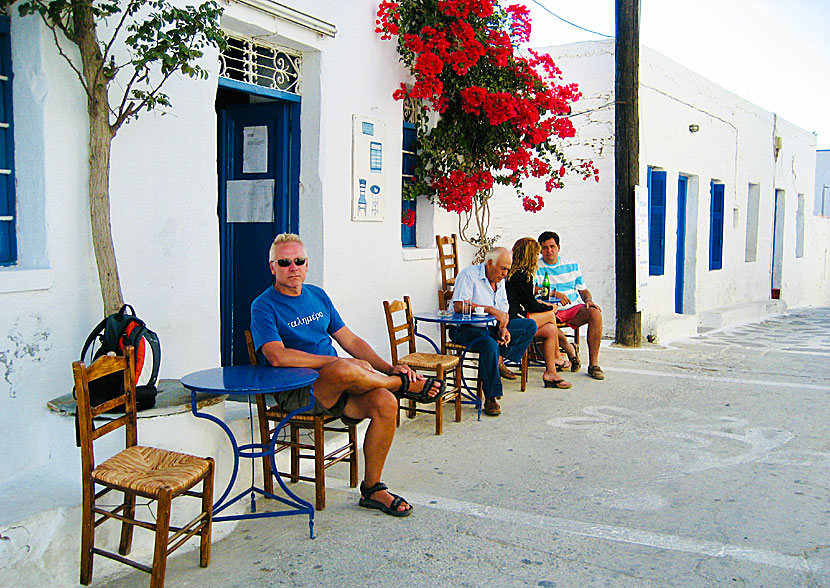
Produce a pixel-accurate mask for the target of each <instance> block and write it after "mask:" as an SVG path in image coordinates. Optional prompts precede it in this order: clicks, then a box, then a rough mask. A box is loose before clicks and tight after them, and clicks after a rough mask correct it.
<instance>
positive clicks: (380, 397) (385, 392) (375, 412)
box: [314, 359, 437, 511]
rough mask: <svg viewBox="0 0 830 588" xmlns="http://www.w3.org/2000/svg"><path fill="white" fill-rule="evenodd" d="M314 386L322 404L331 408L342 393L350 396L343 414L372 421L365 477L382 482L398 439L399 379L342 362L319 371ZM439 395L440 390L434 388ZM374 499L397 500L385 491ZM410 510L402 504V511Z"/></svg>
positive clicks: (414, 385) (413, 383)
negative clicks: (396, 430)
mask: <svg viewBox="0 0 830 588" xmlns="http://www.w3.org/2000/svg"><path fill="white" fill-rule="evenodd" d="M319 373H320V377H319V378H318V379H317V381H316V382H315V383H314V396H315V397H316V398H317V400H319V402H320V404H322V405H323V406H325V407H327V408H328V407H331V406H333V405H334V403H335V402H337V399H338V398H340V395H341V394H344V393H345V394H348V399H347V401H346V406H345V408H344V410H343V414H345V415H346V416H348V417H351V418H354V419H369V428H368V429H367V430H366V436H365V438H364V440H363V457H364V461H365V474H364V477H363V481H364V482H365V484H366V485H367V486H374V485H375V484H377V483H378V482H380V481H381V474H382V472H383V466H384V464H385V463H386V456H387V455H388V453H389V448H390V447H391V445H392V439H393V438H394V436H395V428H396V418H395V417H396V416H397V411H398V400H397V398H395V395H394V394H392V392H390V390H397V389H398V388H400V386H401V379H400V377H398V376H388V375H386V374H383V373H381V372H377V371H373V370H370V369H367V368H366V367H364V364H363V363H362V362H358V361H354V360H350V359H340V360H338V361H335V362H333V363H330V364H329V365H327V366H326V367H324V368H322V369H320V370H319ZM409 385H410V390H412V391H413V392H419V391H420V390H421V389H422V388H423V386H424V382H422V381H421V382H416V381H411V382H410V383H409ZM435 391H436V392H437V388H436V389H435ZM372 498H373V499H374V500H377V501H379V502H382V503H383V504H385V505H386V506H390V505H391V504H392V501H393V500H394V498H393V497H392V495H391V494H390V493H389V492H387V491H385V490H383V491H379V492H375V493H374V494H373V495H372ZM407 508H409V506H408V505H407V504H406V503H402V504H401V505H400V506H399V507H398V510H399V511H403V510H406V509H407Z"/></svg>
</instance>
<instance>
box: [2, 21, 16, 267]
mask: <svg viewBox="0 0 830 588" xmlns="http://www.w3.org/2000/svg"><path fill="white" fill-rule="evenodd" d="M0 76H2V77H0V122H2V123H5V125H4V126H3V127H2V128H0V170H2V173H0V265H11V264H13V263H15V262H16V261H17V231H16V230H15V212H16V207H15V200H14V119H13V116H12V56H11V39H10V38H9V17H8V16H2V15H0Z"/></svg>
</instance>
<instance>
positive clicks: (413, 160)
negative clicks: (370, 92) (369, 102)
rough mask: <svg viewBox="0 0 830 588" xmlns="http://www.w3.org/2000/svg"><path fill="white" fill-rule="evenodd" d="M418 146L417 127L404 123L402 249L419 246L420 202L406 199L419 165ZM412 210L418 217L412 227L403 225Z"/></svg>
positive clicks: (402, 132)
mask: <svg viewBox="0 0 830 588" xmlns="http://www.w3.org/2000/svg"><path fill="white" fill-rule="evenodd" d="M410 140H411V146H412V149H411V150H409V149H407V147H408V146H409V145H410V143H409V142H408V141H410ZM417 145H418V135H417V131H416V130H415V125H414V124H412V123H409V122H405V121H404V123H403V127H402V129H401V247H403V248H405V249H411V248H414V247H417V246H418V242H417V241H418V230H417V229H418V217H417V209H418V200H417V199H414V200H407V199H406V198H404V192H405V189H406V182H407V181H410V180H411V179H412V178H413V177H414V175H413V173H412V172H414V171H415V168H416V167H417V165H418V155H417V149H418V148H417ZM410 164H411V165H410ZM410 210H411V211H413V212H416V217H415V222H414V223H413V224H412V226H411V227H408V226H406V225H405V224H404V223H403V215H404V214H406V213H407V212H408V211H410Z"/></svg>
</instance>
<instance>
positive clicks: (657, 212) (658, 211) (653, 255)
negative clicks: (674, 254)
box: [648, 168, 666, 276]
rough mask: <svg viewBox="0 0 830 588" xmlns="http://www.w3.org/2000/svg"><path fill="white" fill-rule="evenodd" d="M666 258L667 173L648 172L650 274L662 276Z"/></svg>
mask: <svg viewBox="0 0 830 588" xmlns="http://www.w3.org/2000/svg"><path fill="white" fill-rule="evenodd" d="M665 257H666V172H664V171H655V170H653V169H651V168H649V170H648V274H649V275H650V276H662V275H663V273H664V271H665Z"/></svg>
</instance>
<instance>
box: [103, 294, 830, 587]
mask: <svg viewBox="0 0 830 588" xmlns="http://www.w3.org/2000/svg"><path fill="white" fill-rule="evenodd" d="M583 336H584V330H583ZM586 358H587V353H586V350H585V349H583V359H586ZM600 363H601V365H602V367H603V369H604V370H605V372H606V375H607V380H606V381H605V382H597V381H594V380H592V379H590V378H588V377H587V376H586V375H585V369H584V368H583V370H582V372H581V373H579V374H572V376H573V377H572V378H571V381H572V382H573V384H574V386H573V388H572V389H571V390H551V389H547V390H546V389H544V388H542V386H541V370H540V369H539V368H533V369H531V375H530V385H529V387H528V391H527V392H525V393H521V392H519V387H518V383H512V382H511V383H509V384H507V393H506V395H505V397H504V399H503V402H502V407H503V411H504V412H503V414H502V416H501V417H498V418H488V417H484V416H482V420H481V422H477V421H476V420H475V414H474V412H473V411H472V409H470V408H465V411H464V415H463V418H464V420H463V422H461V423H455V422H452V421H449V422H446V423H445V425H444V434H443V435H442V436H440V437H436V436H434V435H433V434H432V427H433V421H432V419H431V417H428V416H426V415H423V416H420V417H418V418H417V419H415V420H413V421H409V422H406V423H404V424H403V426H402V427H401V428H400V429H399V432H398V435H397V436H396V439H395V445H394V446H393V448H392V455H391V456H390V459H389V463H388V466H387V470H386V473H385V479H384V481H385V482H387V483H388V484H389V486H390V489H391V490H392V491H393V492H397V493H400V494H402V495H403V496H405V497H406V498H407V499H408V501H409V502H410V503H412V504H413V505H414V506H415V512H414V514H413V515H412V516H411V517H409V518H406V519H395V518H393V517H389V516H386V515H383V514H381V513H379V512H377V511H366V510H363V509H359V508H358V507H357V498H358V494H357V492H356V490H351V489H349V488H347V485H346V484H345V482H344V480H345V479H346V478H347V475H348V471H347V469H346V467H345V466H344V467H342V468H341V467H340V466H336V467H334V468H332V469H330V470H329V475H330V477H331V479H330V482H329V489H328V507H327V508H326V510H325V511H323V512H320V513H318V515H317V517H316V519H315V520H316V532H317V535H318V537H317V539H315V540H313V541H312V540H310V539H309V538H308V533H307V525H306V522H305V520H304V519H303V518H301V517H289V518H280V519H274V520H268V521H252V522H243V523H240V524H239V526H238V527H237V528H236V530H235V531H234V532H233V533H232V534H231V536H230V537H228V538H226V539H224V540H222V541H219V542H217V543H215V544H214V545H213V555H212V563H211V565H210V567H209V568H207V569H201V568H199V567H198V555H197V554H196V553H195V552H192V551H191V552H189V553H186V554H182V555H178V556H176V557H174V558H172V559H171V560H170V562H169V564H168V575H167V586H170V587H178V586H198V587H200V588H212V587H230V586H257V587H259V586H309V587H310V586H356V585H366V586H372V587H385V586H390V587H391V586H419V587H420V588H425V587H431V586H436V587H438V586H442V587H444V586H485V585H488V586H499V587H501V586H541V587H545V588H550V587H560V588H561V587H585V586H611V587H617V586H638V587H663V586H672V587H675V586H677V587H687V586H688V587H710V586H736V587H740V586H746V587H753V588H757V587H762V586H766V587H772V586H781V587H794V586H815V587H818V586H830V531H828V529H830V500H828V498H830V434H828V433H829V432H830V425H829V424H828V423H830V404H829V403H828V402H827V401H828V397H830V309H809V310H798V311H792V312H790V313H789V314H788V315H786V316H785V317H778V318H775V319H771V320H767V321H764V322H762V323H758V324H750V325H744V326H741V327H736V328H732V329H727V330H724V331H719V332H713V333H709V334H705V335H701V336H698V337H695V338H693V339H687V340H684V341H681V342H677V343H674V344H672V345H669V346H667V347H661V346H656V345H650V346H646V347H643V348H640V349H623V348H616V347H613V346H608V347H604V348H603V349H602V352H601V354H600ZM361 470H362V463H361ZM219 485H220V486H221V485H222V484H221V483H220V484H219ZM297 487H298V488H300V490H301V494H303V495H304V496H306V497H310V496H311V494H312V493H311V492H309V490H311V488H310V486H309V485H306V484H301V485H299V486H297ZM219 524H222V523H219ZM148 581H149V579H148V577H147V576H146V575H144V574H140V573H138V572H135V573H132V574H130V575H129V576H128V577H126V578H120V579H118V580H115V581H110V582H108V583H107V584H108V585H113V586H124V587H133V586H136V587H138V586H146V585H147V584H148ZM102 582H104V580H99V582H98V583H97V584H98V585H102Z"/></svg>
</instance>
